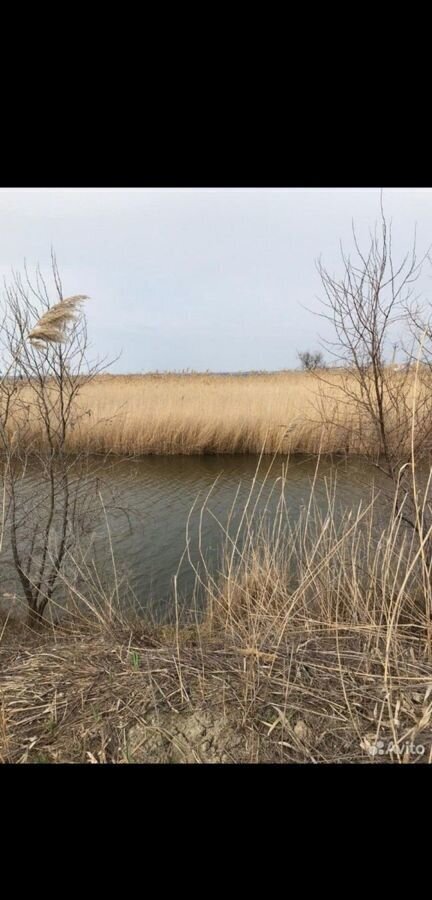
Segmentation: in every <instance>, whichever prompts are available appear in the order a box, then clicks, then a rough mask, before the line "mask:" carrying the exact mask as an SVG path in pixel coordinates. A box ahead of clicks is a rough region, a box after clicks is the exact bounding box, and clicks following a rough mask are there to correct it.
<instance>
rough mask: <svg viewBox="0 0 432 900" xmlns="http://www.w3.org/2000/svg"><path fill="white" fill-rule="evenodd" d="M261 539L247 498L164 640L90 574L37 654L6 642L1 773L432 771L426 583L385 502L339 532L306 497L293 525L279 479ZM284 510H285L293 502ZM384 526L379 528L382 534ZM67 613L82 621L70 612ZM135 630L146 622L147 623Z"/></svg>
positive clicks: (418, 553) (328, 514) (431, 654)
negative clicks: (305, 766) (92, 769)
mask: <svg viewBox="0 0 432 900" xmlns="http://www.w3.org/2000/svg"><path fill="white" fill-rule="evenodd" d="M278 486H279V487H280V503H279V505H278V511H277V514H276V516H274V517H273V518H272V520H271V521H270V523H269V518H268V516H267V515H266V511H265V510H264V511H262V512H260V513H259V514H258V513H257V499H258V494H259V492H260V490H262V487H261V483H260V484H259V483H258V480H256V481H255V482H253V483H252V485H251V490H250V494H249V497H248V498H247V500H246V503H245V505H244V507H243V509H242V530H241V532H240V531H239V526H238V523H236V525H235V528H234V527H233V526H231V525H230V523H229V522H228V523H227V524H223V523H221V533H222V535H223V537H224V542H225V550H224V554H223V562H222V565H221V569H220V571H219V572H216V573H215V572H210V571H209V570H208V569H207V567H206V563H205V556H204V555H203V557H202V560H201V564H200V566H199V568H198V567H197V568H196V578H197V584H199V585H201V588H202V589H203V590H204V592H205V597H206V601H207V602H206V605H205V611H204V612H203V610H202V607H195V605H194V603H192V602H191V604H190V609H189V614H188V616H187V617H186V618H183V619H181V617H180V614H178V615H177V616H176V617H175V621H174V623H173V624H172V625H170V626H166V625H165V626H157V625H155V624H154V623H151V622H149V621H146V619H145V616H144V617H142V618H141V619H136V620H134V621H131V620H128V619H127V618H125V616H124V613H123V612H122V596H121V594H122V589H121V585H119V583H118V580H117V575H116V566H115V561H114V559H113V573H112V581H113V586H112V590H111V591H110V592H109V594H104V591H103V589H102V585H101V582H100V579H99V577H98V575H97V573H95V572H93V573H92V572H91V570H90V569H89V570H88V577H87V579H86V580H85V588H84V589H83V591H81V592H79V593H78V592H77V590H76V588H74V586H73V585H72V584H71V586H70V590H71V616H70V619H65V621H64V623H63V625H62V627H57V628H52V629H51V630H50V629H49V628H48V627H47V632H46V635H45V637H43V636H41V635H38V636H36V637H35V636H30V638H29V641H28V642H27V643H26V640H24V638H23V635H22V633H20V634H18V633H17V634H16V635H15V637H14V636H13V632H12V637H11V638H9V639H6V636H7V631H5V635H4V636H3V640H0V658H1V664H2V665H1V674H0V759H2V760H3V761H22V762H27V761H32V760H34V761H44V762H47V761H65V760H67V761H86V762H129V761H132V762H136V761H139V762H140V761H141V762H149V761H150V762H167V761H174V762H182V761H184V762H212V761H213V762H219V761H222V762H312V763H314V762H315V763H317V762H351V763H353V762H396V763H418V762H420V763H424V762H429V763H430V762H432V632H431V624H432V623H431V618H430V609H431V604H430V601H431V591H432V588H431V577H430V576H431V572H430V564H428V563H427V561H426V558H425V555H424V553H423V544H422V542H420V543H419V542H418V541H416V540H414V539H413V535H412V532H409V531H408V530H407V529H406V528H405V526H404V525H403V523H402V522H401V521H400V520H395V519H392V520H389V521H388V523H387V524H386V525H384V526H383V525H382V518H381V519H380V517H379V515H377V512H380V506H381V498H380V496H379V495H376V496H373V495H371V497H370V499H369V501H368V502H367V503H365V504H363V506H362V507H359V508H358V510H357V511H356V512H355V513H351V514H346V515H343V516H342V517H341V516H340V515H338V513H337V508H336V493H335V492H334V491H332V490H329V494H328V503H327V507H326V508H325V509H323V508H322V506H321V507H319V506H318V504H316V503H315V499H314V494H313V489H312V493H311V496H310V498H309V503H308V505H307V507H306V508H305V510H304V514H303V516H302V517H301V518H300V520H299V521H297V522H296V523H295V524H293V523H292V522H291V521H290V517H289V509H288V505H287V502H288V501H287V495H286V485H285V482H284V475H283V472H282V475H281V478H280V481H279V482H278ZM288 500H289V497H288ZM380 522H381V524H380ZM74 604H75V605H74ZM143 612H144V611H143Z"/></svg>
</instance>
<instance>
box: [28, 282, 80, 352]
mask: <svg viewBox="0 0 432 900" xmlns="http://www.w3.org/2000/svg"><path fill="white" fill-rule="evenodd" d="M88 299H89V298H88V297H87V296H86V295H85V294H76V295H75V296H74V297H66V298H65V299H64V300H61V301H60V302H59V303H56V304H55V306H51V307H50V309H49V310H48V311H47V312H46V313H44V315H43V316H41V318H40V319H39V320H38V322H37V323H36V325H35V326H34V328H32V330H31V331H30V332H29V334H28V335H27V337H28V340H29V341H31V343H33V344H34V346H43V345H44V344H53V343H57V344H62V343H64V341H65V340H66V332H67V327H68V325H70V324H71V323H72V322H74V321H76V318H77V315H78V311H79V307H80V305H81V303H82V302H83V301H84V300H88Z"/></svg>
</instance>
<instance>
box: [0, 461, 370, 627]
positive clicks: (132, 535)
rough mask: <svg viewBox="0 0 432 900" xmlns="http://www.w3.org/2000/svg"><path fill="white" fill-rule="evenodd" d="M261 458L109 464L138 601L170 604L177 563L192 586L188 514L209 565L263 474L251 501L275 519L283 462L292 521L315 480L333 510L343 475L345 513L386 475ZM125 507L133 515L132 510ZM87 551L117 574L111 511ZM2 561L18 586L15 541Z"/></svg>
mask: <svg viewBox="0 0 432 900" xmlns="http://www.w3.org/2000/svg"><path fill="white" fill-rule="evenodd" d="M257 463H258V460H257V458H256V457H253V456H240V455H233V456H228V455H226V456H225V455H224V456H196V457H192V456H179V457H175V456H167V457H159V456H149V457H145V458H143V459H140V460H134V461H123V462H118V463H116V464H115V465H114V466H112V465H110V467H109V468H107V469H106V472H105V477H104V486H103V491H102V492H103V495H104V499H105V501H106V505H107V508H109V506H110V488H111V487H112V488H113V496H115V497H116V504H117V509H110V511H109V513H108V514H107V520H108V524H109V530H110V534H111V539H112V546H113V551H114V557H115V562H116V567H117V572H118V574H119V575H122V576H123V575H124V576H125V577H127V581H128V583H129V585H130V587H131V588H132V591H133V593H134V595H135V598H136V602H137V604H139V605H140V606H143V607H148V606H152V605H156V607H158V608H159V610H160V612H161V613H163V610H164V609H168V608H169V607H170V605H172V596H173V594H172V592H173V576H174V575H175V574H176V572H177V571H178V581H177V584H178V592H179V595H180V597H181V596H185V595H186V594H187V593H188V592H190V591H191V590H192V588H193V585H194V582H195V575H194V572H193V569H192V568H191V566H190V564H189V563H188V560H187V556H184V554H185V548H186V527H187V523H188V517H189V551H190V556H191V559H192V561H193V563H197V562H198V560H199V534H200V535H201V547H202V552H203V554H204V556H205V557H206V559H207V560H208V562H209V565H210V566H212V567H213V568H216V569H217V566H218V562H219V557H220V549H221V544H222V539H223V531H222V529H221V526H223V527H224V526H226V525H227V522H228V520H230V522H231V532H232V530H233V528H234V529H235V526H236V523H237V522H238V521H239V516H240V513H241V509H242V506H243V505H244V502H245V500H246V498H247V496H248V494H249V492H250V490H251V485H252V484H253V480H254V477H255V476H256V481H255V486H254V490H253V502H252V504H251V506H252V507H253V506H254V504H255V502H256V510H257V513H258V514H259V513H260V512H262V511H263V510H264V509H265V508H266V509H267V513H266V515H267V516H268V517H269V520H270V521H271V516H272V512H274V511H275V509H276V508H277V505H278V502H279V500H280V497H281V483H282V482H281V475H282V471H283V469H284V471H285V483H284V497H285V503H286V508H287V511H288V516H289V519H290V521H292V522H295V521H296V519H298V517H299V515H300V513H301V511H302V510H304V508H305V507H307V505H308V502H309V497H310V491H311V486H312V483H313V482H314V480H315V486H314V496H315V500H316V502H317V503H318V504H319V506H320V507H321V508H322V509H323V510H325V509H326V508H327V506H328V498H329V493H331V491H332V489H333V487H334V485H335V476H336V492H335V496H336V508H337V509H338V510H339V511H340V513H342V512H343V511H346V510H348V509H352V508H357V507H358V505H359V503H360V501H361V500H362V499H363V501H364V500H365V499H366V498H369V497H370V492H371V486H372V479H374V480H375V484H376V485H377V486H379V485H380V483H381V484H382V483H383V479H382V478H377V475H376V474H375V473H373V472H372V473H371V470H370V468H367V467H366V466H365V464H364V463H362V462H361V461H358V460H350V461H349V462H348V461H345V460H341V461H340V462H338V463H337V464H335V463H334V462H333V464H332V463H330V462H329V461H322V462H321V463H320V465H319V469H318V470H317V469H316V461H314V460H310V459H308V458H298V457H297V458H295V459H291V460H290V461H289V464H287V460H286V459H281V457H279V458H278V459H277V460H276V461H274V462H273V464H271V461H270V460H269V459H268V458H264V459H263V460H262V461H261V465H260V468H259V471H258V474H257ZM269 467H270V471H269ZM378 474H379V473H378ZM28 477H29V478H31V476H30V475H29V476H28ZM206 498H207V500H206ZM205 501H206V503H205V510H204V512H202V511H201V509H202V505H203V504H204V502H205ZM233 504H234V510H233ZM120 507H122V508H125V509H127V510H128V512H129V513H130V515H129V516H128V517H127V516H125V515H124V513H123V511H122V509H121V508H120ZM192 508H193V512H192V513H191V510H192ZM86 553H87V561H88V562H89V563H91V562H92V560H94V562H95V564H96V566H97V568H98V570H99V571H100V572H102V573H103V576H104V579H105V580H106V581H109V580H110V579H112V578H113V564H112V558H111V553H110V549H109V542H108V541H107V522H106V521H104V520H103V518H102V520H101V522H100V523H99V525H98V526H97V528H96V529H95V531H94V535H93V539H92V541H91V542H90V543H89V544H88V546H87V548H86ZM182 557H184V558H183V562H182V563H181V565H180V567H179V564H180V561H181V560H182ZM2 569H3V590H5V589H6V590H11V589H12V586H13V578H12V574H11V571H12V570H11V567H10V563H9V564H8V550H7V547H6V548H5V550H4V552H3V554H2Z"/></svg>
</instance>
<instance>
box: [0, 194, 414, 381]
mask: <svg viewBox="0 0 432 900" xmlns="http://www.w3.org/2000/svg"><path fill="white" fill-rule="evenodd" d="M384 205H385V211H386V214H387V215H388V216H389V217H391V218H392V219H393V232H394V247H395V252H396V253H398V252H400V251H402V250H403V251H405V250H406V249H408V247H409V246H410V244H411V242H412V237H413V231H414V226H415V224H416V223H417V242H418V250H419V252H421V251H424V250H425V249H426V248H427V246H428V245H429V243H431V242H432V189H430V188H426V189H419V188H415V189H412V190H411V189H408V188H404V189H390V188H388V189H385V190H384ZM378 215H379V191H378V190H377V189H367V188H358V189H342V188H338V189H332V190H330V189H327V188H326V189H321V190H318V189H315V188H309V189H298V188H297V189H288V188H284V189H275V188H272V189H265V188H251V189H246V188H241V189H232V188H230V189H221V188H215V189H198V188H191V189H185V188H181V189H177V190H173V189H159V188H158V189H156V188H143V189H120V188H116V189H82V190H81V189H78V188H70V189H54V188H50V189H33V190H29V189H27V188H26V189H9V188H8V189H1V190H0V274H1V276H2V277H6V279H8V278H9V276H10V272H11V269H12V268H15V269H18V270H20V269H22V264H23V260H24V259H26V260H27V264H28V266H29V267H32V266H34V265H35V264H36V263H38V262H39V263H40V265H41V267H42V269H43V271H46V270H48V269H49V260H50V246H51V244H52V245H53V247H54V250H55V252H56V255H57V261H58V264H59V268H60V272H61V275H62V280H63V288H64V293H65V295H70V294H81V293H84V294H88V295H89V296H90V297H91V299H90V300H89V301H88V303H87V317H88V323H89V334H90V339H91V343H92V345H93V348H94V351H95V353H98V354H101V355H106V354H108V356H110V357H114V356H117V355H118V354H121V357H120V359H119V361H118V362H116V363H115V365H114V366H113V371H117V372H146V371H155V370H159V371H164V370H181V369H186V368H189V369H195V370H199V371H205V370H207V369H210V370H211V371H238V370H250V369H269V370H277V369H282V368H291V367H295V366H297V364H298V360H297V351H299V350H303V349H312V350H313V349H319V344H318V335H319V334H320V333H323V334H324V331H325V329H324V326H323V322H322V320H320V319H317V318H316V317H315V316H314V315H313V314H312V313H309V312H307V311H306V310H305V309H304V308H303V307H304V306H307V307H310V308H312V309H319V303H318V300H317V299H316V298H317V296H320V295H322V290H321V285H320V281H319V277H318V274H317V271H316V268H315V265H314V262H315V260H316V258H317V257H318V256H319V255H320V254H321V255H322V258H323V262H324V263H325V264H326V265H327V267H328V268H329V269H330V270H332V271H333V272H334V273H335V274H337V273H338V272H340V271H341V263H340V256H339V242H340V240H341V239H342V241H343V243H344V246H346V248H347V249H350V248H351V246H352V239H351V221H352V219H354V220H355V222H356V225H357V226H358V230H359V234H360V237H362V236H365V237H366V238H367V234H368V228H369V227H372V226H373V224H374V222H375V220H376V218H377V217H378ZM431 285H432V282H431V280H430V277H429V273H428V276H427V277H425V278H424V279H423V282H422V285H421V287H422V288H423V289H424V290H425V291H426V292H427V291H430V290H431ZM53 298H54V295H53ZM327 334H328V332H327Z"/></svg>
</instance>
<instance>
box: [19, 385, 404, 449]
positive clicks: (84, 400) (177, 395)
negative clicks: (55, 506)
mask: <svg viewBox="0 0 432 900" xmlns="http://www.w3.org/2000/svg"><path fill="white" fill-rule="evenodd" d="M343 377H346V376H345V375H344V376H342V375H341V373H340V372H338V371H337V370H334V371H328V372H327V373H326V380H327V382H328V383H327V384H325V385H323V384H322V383H320V381H319V379H318V378H317V377H316V376H314V375H313V374H312V373H297V372H282V373H273V374H253V375H247V376H239V375H222V376H217V375H199V374H197V375H172V374H166V375H130V376H127V375H116V376H111V375H103V376H100V377H98V378H96V379H95V380H93V381H92V382H91V383H90V384H85V383H84V384H83V387H82V391H81V393H80V399H79V405H78V408H77V412H79V420H78V421H77V423H76V426H75V427H74V429H73V430H71V432H70V434H69V436H68V444H67V446H68V449H69V450H70V451H71V452H77V451H80V450H83V449H86V450H89V451H90V452H94V453H104V454H105V453H114V454H120V455H130V454H134V455H140V454H149V453H154V454H176V453H180V454H201V453H256V454H259V453H260V452H261V450H262V448H263V447H265V452H266V453H274V452H275V451H277V450H279V451H281V452H286V451H293V452H299V453H302V452H305V453H318V452H324V453H332V452H341V451H342V452H347V453H362V452H364V451H365V450H368V449H369V450H372V449H373V447H374V444H375V443H376V435H375V434H374V433H373V432H372V431H371V429H370V422H368V421H365V423H363V425H362V423H361V422H360V423H359V408H360V407H358V406H357V405H356V404H354V405H353V406H351V405H350V404H347V402H346V398H345V397H344V395H343V392H342V378H343ZM394 377H395V378H397V373H395V376H394ZM25 390H26V391H27V392H28V388H26V389H25ZM27 399H28V401H29V415H30V416H31V414H32V413H31V405H32V404H31V397H30V396H28V398H27ZM29 437H31V439H34V440H36V441H37V439H38V435H37V424H36V423H35V425H34V429H33V430H32V431H31V432H29ZM407 448H408V450H409V436H408V430H407Z"/></svg>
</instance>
